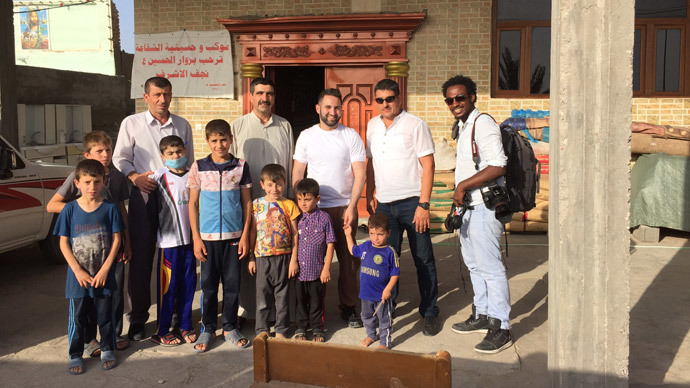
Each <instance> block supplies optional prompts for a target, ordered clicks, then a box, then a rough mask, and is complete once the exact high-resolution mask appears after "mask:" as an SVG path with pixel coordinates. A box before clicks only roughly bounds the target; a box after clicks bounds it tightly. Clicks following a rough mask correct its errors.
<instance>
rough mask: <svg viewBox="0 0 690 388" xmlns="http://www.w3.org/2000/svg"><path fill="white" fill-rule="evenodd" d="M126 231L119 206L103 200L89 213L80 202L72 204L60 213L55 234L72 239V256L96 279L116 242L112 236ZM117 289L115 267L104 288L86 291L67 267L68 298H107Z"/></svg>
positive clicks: (66, 288)
mask: <svg viewBox="0 0 690 388" xmlns="http://www.w3.org/2000/svg"><path fill="white" fill-rule="evenodd" d="M122 229H124V228H123V225H122V218H121V216H120V210H119V209H118V208H117V205H116V204H114V203H111V202H106V201H103V203H101V206H99V207H98V209H96V210H94V211H92V212H90V213H87V212H85V211H84V210H83V209H82V208H81V206H79V204H78V203H77V201H72V202H69V203H67V204H66V205H65V207H64V208H63V209H62V211H61V212H60V215H59V216H58V219H57V221H56V223H55V229H54V230H53V234H55V235H58V236H66V237H69V238H70V246H71V247H72V254H74V257H75V258H76V259H77V261H78V262H79V265H81V267H82V268H83V269H84V270H85V271H86V272H88V273H89V274H91V276H95V275H96V274H97V273H98V271H99V270H100V269H101V267H102V266H103V263H105V261H106V259H107V258H108V254H109V253H110V248H111V247H112V243H113V233H115V232H119V231H121V230H122ZM114 290H115V265H113V266H112V267H111V268H110V272H109V273H108V278H107V280H106V282H105V287H102V288H94V287H93V286H89V288H84V287H81V286H80V285H79V282H78V281H77V278H76V276H74V272H73V271H72V268H70V267H69V266H67V282H66V284H65V297H66V298H68V299H69V298H84V297H87V296H90V297H95V296H102V295H108V294H111V293H113V292H114Z"/></svg>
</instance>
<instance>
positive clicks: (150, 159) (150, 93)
mask: <svg viewBox="0 0 690 388" xmlns="http://www.w3.org/2000/svg"><path fill="white" fill-rule="evenodd" d="M171 100H172V84H170V81H168V80H167V79H166V78H162V77H153V78H149V79H148V80H146V83H145V84H144V101H146V104H147V105H148V107H149V109H148V110H146V112H141V113H137V114H134V115H131V116H127V117H126V118H125V119H124V120H123V121H122V124H121V125H120V132H119V133H118V136H117V143H116V144H115V150H114V151H113V165H115V167H116V168H117V169H118V170H120V171H121V172H122V173H123V174H125V175H126V176H127V178H129V180H130V181H131V182H132V184H133V187H132V193H131V194H130V197H129V211H128V212H127V213H128V214H129V228H130V231H129V236H130V239H131V244H132V259H131V260H130V262H129V281H128V291H129V298H130V305H131V310H130V313H129V333H128V335H129V339H131V340H135V341H140V340H142V339H144V338H145V334H144V325H145V324H146V321H147V320H148V318H149V307H151V291H150V289H151V286H150V284H151V270H152V268H153V256H154V253H155V249H156V223H155V222H154V220H156V219H157V212H158V207H157V202H156V200H155V197H154V196H149V195H148V194H149V193H151V192H152V191H153V190H154V189H155V188H156V181H154V180H153V179H151V178H149V175H151V174H153V172H154V171H156V170H159V169H161V168H163V167H164V165H163V160H162V159H161V157H160V153H161V151H160V148H159V146H158V143H160V141H161V139H162V138H164V137H166V136H170V135H177V136H179V137H180V138H182V140H184V142H185V148H186V149H187V150H190V151H188V153H187V157H188V159H187V168H189V166H191V165H192V163H194V155H193V152H194V143H193V142H192V127H191V126H190V125H189V122H187V120H185V119H183V118H182V117H179V116H176V115H174V114H172V113H170V111H169V110H168V109H169V108H170V101H171Z"/></svg>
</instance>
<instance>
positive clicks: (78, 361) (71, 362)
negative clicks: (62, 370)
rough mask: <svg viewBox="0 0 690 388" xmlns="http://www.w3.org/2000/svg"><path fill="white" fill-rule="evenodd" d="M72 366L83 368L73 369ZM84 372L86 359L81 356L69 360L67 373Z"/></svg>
mask: <svg viewBox="0 0 690 388" xmlns="http://www.w3.org/2000/svg"><path fill="white" fill-rule="evenodd" d="M72 368H81V369H78V370H76V371H73V370H72ZM84 372H85V369H84V360H83V359H82V358H81V357H78V358H73V359H71V360H69V364H68V367H67V373H69V374H71V375H80V374H83V373H84Z"/></svg>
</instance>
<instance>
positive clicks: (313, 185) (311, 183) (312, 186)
mask: <svg viewBox="0 0 690 388" xmlns="http://www.w3.org/2000/svg"><path fill="white" fill-rule="evenodd" d="M295 192H296V193H297V194H302V195H304V194H311V195H313V196H314V198H316V197H318V196H319V182H317V181H315V180H314V179H311V178H304V179H302V180H301V181H299V182H297V186H295Z"/></svg>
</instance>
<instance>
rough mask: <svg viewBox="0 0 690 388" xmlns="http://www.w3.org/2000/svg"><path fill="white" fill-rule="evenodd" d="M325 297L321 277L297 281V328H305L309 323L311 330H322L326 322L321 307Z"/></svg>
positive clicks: (324, 287)
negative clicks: (308, 280) (307, 280)
mask: <svg viewBox="0 0 690 388" xmlns="http://www.w3.org/2000/svg"><path fill="white" fill-rule="evenodd" d="M325 299H326V285H325V284H323V283H321V279H316V280H312V281H310V282H300V281H298V282H297V327H298V328H299V329H306V328H307V325H309V326H311V328H312V330H313V329H318V330H323V328H324V323H325V322H326V316H325V314H324V309H323V305H324V300H325Z"/></svg>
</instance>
